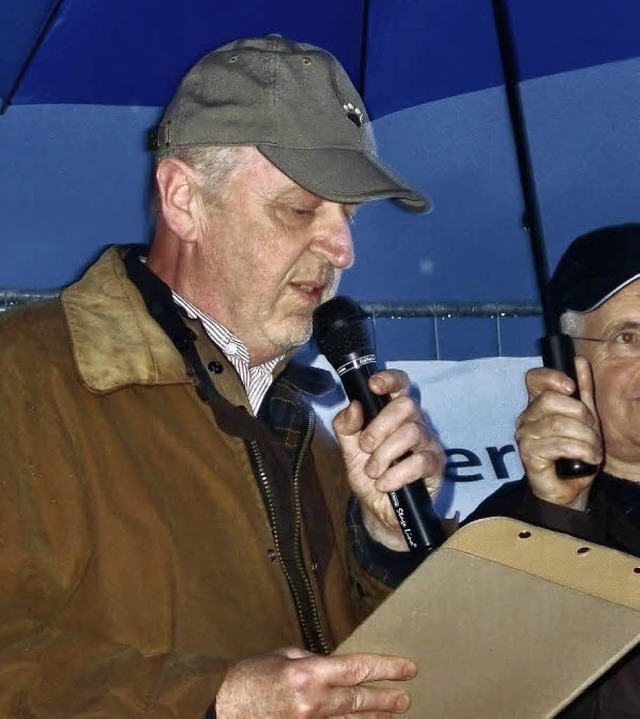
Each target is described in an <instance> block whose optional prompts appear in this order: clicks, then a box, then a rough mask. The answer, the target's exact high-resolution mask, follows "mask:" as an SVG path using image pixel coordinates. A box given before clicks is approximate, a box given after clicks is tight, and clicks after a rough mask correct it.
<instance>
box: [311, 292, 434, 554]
mask: <svg viewBox="0 0 640 719" xmlns="http://www.w3.org/2000/svg"><path fill="white" fill-rule="evenodd" d="M367 322H368V318H367V316H366V314H365V313H364V312H363V310H362V309H361V308H360V306H359V305H357V304H356V303H355V302H353V300H350V299H349V298H346V297H335V298H334V299H332V300H329V301H328V302H326V303H324V304H323V305H320V307H318V309H317V310H316V312H315V313H314V339H315V340H316V342H317V343H318V346H319V347H320V349H321V351H322V352H323V353H324V354H325V356H326V357H327V359H328V360H329V362H330V363H331V365H332V366H333V368H334V369H335V370H336V372H337V373H338V376H339V377H340V380H341V382H342V386H343V388H344V391H345V394H346V395H347V397H348V399H349V400H358V401H359V402H360V403H361V404H362V408H363V413H364V425H365V426H366V425H367V424H369V422H370V421H371V420H372V419H374V418H375V417H377V416H378V414H380V412H381V411H382V409H383V408H384V407H385V405H387V404H388V403H389V401H390V398H389V396H388V395H377V394H374V393H373V392H372V391H371V390H370V389H369V384H368V382H369V378H370V377H371V376H372V375H374V374H375V373H376V372H378V371H379V370H378V366H377V362H376V356H375V352H374V348H373V343H372V341H371V339H370V337H369V332H368V326H367ZM400 459H403V458H400ZM400 459H399V460H396V462H395V463H397V462H398V461H400ZM395 463H394V464H395ZM388 494H389V499H390V501H391V506H392V507H393V510H394V513H395V515H396V518H397V520H398V523H399V525H400V528H401V530H402V533H403V535H404V539H405V542H406V543H407V546H408V547H409V549H410V550H411V551H422V550H425V549H433V548H435V547H437V546H439V545H440V544H442V543H443V542H444V540H445V536H444V531H443V529H442V524H441V523H440V519H439V518H438V515H437V514H436V513H435V510H434V509H433V505H432V503H431V498H430V497H429V492H428V491H427V488H426V487H425V485H424V482H423V481H422V480H421V479H418V480H416V481H414V482H411V484H408V485H405V486H404V487H401V488H400V489H398V490H396V491H394V492H389V493H388Z"/></svg>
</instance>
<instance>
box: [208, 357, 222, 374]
mask: <svg viewBox="0 0 640 719" xmlns="http://www.w3.org/2000/svg"><path fill="white" fill-rule="evenodd" d="M207 369H208V370H209V372H213V374H220V373H221V372H222V365H221V364H220V362H216V361H215V360H214V361H213V362H209V364H208V365H207Z"/></svg>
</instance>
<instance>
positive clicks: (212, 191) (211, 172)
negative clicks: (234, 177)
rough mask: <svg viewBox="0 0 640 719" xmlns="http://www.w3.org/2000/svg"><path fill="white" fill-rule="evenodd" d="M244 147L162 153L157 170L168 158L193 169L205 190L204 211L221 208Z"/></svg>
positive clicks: (207, 147)
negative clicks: (214, 207)
mask: <svg viewBox="0 0 640 719" xmlns="http://www.w3.org/2000/svg"><path fill="white" fill-rule="evenodd" d="M243 150H244V146H240V145H233V146H231V145H194V146H189V147H178V148H176V149H175V150H170V151H168V152H164V153H158V155H157V157H156V167H157V166H158V164H159V163H160V162H161V161H162V160H165V159H167V158H171V157H175V158H176V159H177V160H181V161H182V162H184V163H186V164H187V165H189V167H191V168H192V169H193V170H194V171H195V173H196V177H197V180H198V183H199V185H200V188H201V190H202V197H201V200H202V205H203V207H202V209H203V210H206V208H209V207H212V206H215V205H219V204H220V203H221V202H223V201H224V200H225V199H226V197H227V192H226V191H227V183H228V180H229V178H230V176H231V174H232V172H233V171H234V170H235V169H236V168H237V167H238V165H240V163H241V161H242V159H243V152H242V151H243ZM153 210H154V213H155V214H157V212H158V211H159V203H158V197H157V188H154V197H153Z"/></svg>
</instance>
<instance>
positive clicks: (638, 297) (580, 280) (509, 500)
mask: <svg viewBox="0 0 640 719" xmlns="http://www.w3.org/2000/svg"><path fill="white" fill-rule="evenodd" d="M548 293H549V301H550V305H551V306H552V307H554V308H555V309H556V311H557V312H558V313H559V315H560V324H561V328H562V331H563V332H565V333H566V334H568V335H570V336H571V337H572V338H574V345H575V348H576V353H577V355H578V356H577V357H576V370H577V377H578V384H579V390H580V400H581V401H580V400H577V399H575V398H573V397H572V396H571V395H572V393H573V392H574V390H575V387H574V384H573V382H572V380H571V379H570V378H569V377H567V376H566V375H564V374H563V373H562V372H560V371H558V370H554V369H547V368H542V367H539V368H534V369H531V370H529V372H528V373H527V376H526V385H527V390H528V394H529V403H528V406H527V408H526V409H525V410H524V412H523V413H522V414H521V415H520V417H519V418H518V422H517V430H516V440H517V442H518V447H519V451H520V457H521V459H522V463H523V466H524V468H525V471H526V478H525V479H523V480H521V481H519V482H510V483H508V484H505V485H504V486H503V487H501V488H500V489H499V490H498V491H497V492H495V493H494V494H493V495H492V496H491V497H489V498H487V499H486V500H485V501H484V502H483V503H482V504H480V506H479V507H478V508H477V509H476V511H475V512H474V513H473V514H472V515H471V516H470V517H469V518H468V520H467V521H473V520H474V519H479V518H480V517H486V516H495V515H502V516H512V517H516V518H518V519H522V520H524V521H527V522H530V523H532V524H536V525H540V526H544V527H547V528H549V529H552V530H555V531H559V532H564V533H566V534H572V535H574V536H576V537H580V538H581V539H585V540H588V541H592V542H594V543H597V544H604V545H607V546H609V547H613V548H615V549H619V550H621V551H623V552H626V553H628V554H632V555H635V556H639V557H640V224H636V223H629V224H624V225H617V226H610V227H603V228H600V229H597V230H594V231H593V232H589V233H588V234H585V235H582V236H581V237H578V238H577V239H576V240H574V242H573V243H572V244H571V245H570V246H569V248H568V249H567V250H566V252H565V253H564V255H563V256H562V258H561V259H560V262H559V263H558V266H557V268H556V270H555V272H554V274H553V276H552V278H551V280H550V282H549V285H548ZM561 457H569V458H575V459H580V460H582V461H583V462H586V463H587V464H590V465H593V466H597V467H598V470H597V472H595V473H591V474H589V475H587V476H582V477H577V478H573V479H559V478H558V476H557V474H556V471H555V462H556V460H557V459H559V458H561ZM597 631H598V628H597V627H585V641H589V639H590V637H592V636H593V635H594V633H597ZM562 716H563V717H567V718H571V719H579V718H582V717H588V718H589V719H595V718H599V717H601V718H602V719H604V718H606V719H616V718H617V717H632V716H633V717H637V716H640V652H638V651H637V650H636V651H634V652H632V653H631V655H628V656H627V658H626V659H625V660H623V661H622V663H621V664H620V665H619V666H617V667H616V668H614V670H612V671H611V672H610V673H608V674H607V675H606V676H605V677H604V679H603V680H601V681H600V682H598V683H597V684H596V685H594V686H593V687H592V688H590V689H589V690H588V691H587V692H586V693H585V694H583V695H582V696H581V697H579V698H578V699H577V700H576V701H575V702H574V704H572V705H571V707H569V708H568V709H567V710H566V711H565V712H564V713H563V714H562Z"/></svg>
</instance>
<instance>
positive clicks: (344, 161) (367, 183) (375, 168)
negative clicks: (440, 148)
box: [257, 145, 432, 212]
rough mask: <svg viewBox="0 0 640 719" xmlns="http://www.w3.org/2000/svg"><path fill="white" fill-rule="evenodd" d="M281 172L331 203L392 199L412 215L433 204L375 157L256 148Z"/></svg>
mask: <svg viewBox="0 0 640 719" xmlns="http://www.w3.org/2000/svg"><path fill="white" fill-rule="evenodd" d="M257 148H258V150H259V151H260V152H261V153H262V154H263V155H264V156H265V157H266V158H267V159H268V160H269V161H270V162H272V163H273V164H274V165H275V166H276V167H277V168H278V169H279V170H280V171H281V172H284V174H285V175H287V176H288V177H290V178H291V179H292V180H293V181H294V182H296V183H297V184H298V185H300V186H301V187H304V188H305V190H309V192H313V194H314V195H319V196H320V197H324V198H325V199H327V200H331V201H332V202H344V203H349V204H350V203H358V202H366V201H368V200H381V199H391V200H394V201H395V202H397V203H398V204H400V205H402V206H403V207H404V208H406V209H408V210H412V211H413V212H429V211H430V210H431V208H432V202H431V200H430V199H429V198H428V197H427V196H426V195H423V194H422V193H420V192H416V191H415V190H413V189H411V188H410V187H409V186H408V185H407V184H406V183H404V182H403V181H402V180H400V178H398V177H396V176H395V175H394V174H393V173H392V172H391V171H390V170H388V169H387V168H386V167H384V166H383V165H381V164H380V163H379V162H378V161H377V160H376V159H375V158H374V157H372V156H371V155H367V154H366V153H364V152H359V151H358V150H348V149H341V148H329V149H316V150H301V149H292V148H288V147H287V148H283V147H273V146H269V145H257Z"/></svg>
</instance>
